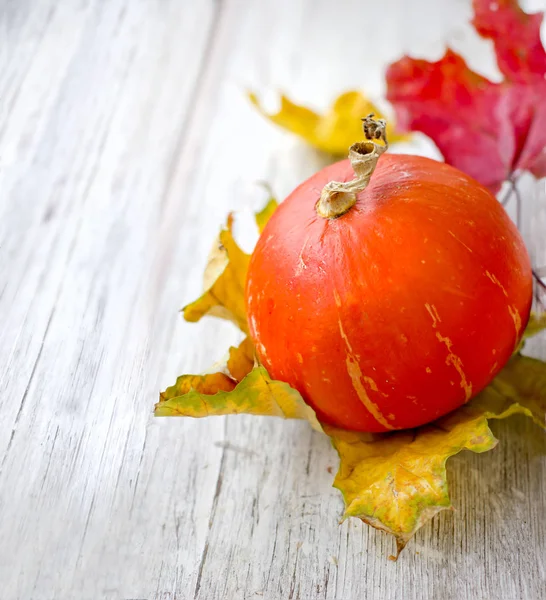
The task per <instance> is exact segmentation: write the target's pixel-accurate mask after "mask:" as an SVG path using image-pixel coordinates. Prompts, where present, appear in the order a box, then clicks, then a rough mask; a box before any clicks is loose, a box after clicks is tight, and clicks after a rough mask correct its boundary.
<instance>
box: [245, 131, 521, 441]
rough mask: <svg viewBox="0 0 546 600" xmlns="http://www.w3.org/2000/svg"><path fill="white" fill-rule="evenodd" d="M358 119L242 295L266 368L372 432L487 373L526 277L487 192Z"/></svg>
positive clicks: (504, 345) (516, 322)
mask: <svg viewBox="0 0 546 600" xmlns="http://www.w3.org/2000/svg"><path fill="white" fill-rule="evenodd" d="M367 126H368V128H369V127H370V126H371V127H372V129H371V133H370V131H368V132H367V136H368V138H369V139H370V140H371V141H368V142H364V143H361V144H356V145H354V146H353V147H352V158H353V160H352V163H353V166H352V164H351V162H350V161H349V160H345V161H341V162H338V163H336V164H334V165H331V166H329V167H327V168H325V169H323V170H322V171H320V172H318V173H316V174H315V175H314V176H312V177H311V178H310V179H308V180H307V181H305V182H304V183H302V184H301V185H300V186H299V187H298V188H297V189H296V190H294V192H292V194H290V196H288V198H287V199H286V200H285V201H284V202H283V203H282V204H281V205H280V206H279V208H278V209H277V211H276V212H275V214H274V215H273V217H272V218H271V220H270V221H269V223H268V224H267V226H266V228H265V230H264V231H263V233H262V235H261V237H260V239H259V241H258V244H257V246H256V249H255V251H254V253H253V255H252V259H251V262H250V267H249V271H248V278H247V287H246V301H247V314H248V318H249V327H250V333H251V336H252V338H253V340H254V342H255V344H256V351H257V355H258V358H259V360H260V361H261V363H262V364H263V365H264V366H265V367H266V368H267V370H268V371H269V373H270V375H271V376H272V377H273V378H275V379H279V380H282V381H285V382H287V383H289V384H290V385H291V386H292V387H294V388H296V389H297V390H298V391H299V392H300V393H301V395H302V396H303V398H304V399H305V400H306V401H307V402H308V403H309V404H310V405H311V406H312V407H313V408H314V409H315V410H316V412H317V414H318V417H319V418H320V419H321V420H322V421H324V422H327V423H330V424H332V425H336V426H339V427H343V428H346V429H353V430H358V431H371V432H374V431H388V430H392V429H403V428H411V427H416V426H419V425H422V424H424V423H427V422H429V421H432V420H434V419H436V418H438V417H440V416H441V415H443V414H445V413H447V412H449V411H452V410H453V409H455V408H457V407H459V406H461V405H462V404H464V403H465V402H467V401H468V400H469V399H470V398H471V397H473V396H474V395H475V394H477V393H478V392H479V391H480V390H482V389H483V388H484V387H485V386H486V385H487V384H488V383H489V382H490V381H491V380H492V379H493V377H494V376H495V374H496V373H498V371H499V370H500V369H501V368H502V367H503V365H504V364H505V363H506V362H507V360H508V359H509V357H510V355H511V354H512V352H513V351H514V349H515V348H516V346H517V344H518V342H519V341H520V339H521V336H522V333H523V330H524V328H525V326H526V324H527V320H528V318H529V311H530V307H531V301H532V273H531V266H530V261H529V257H528V254H527V251H526V249H525V246H524V243H523V241H522V239H521V237H520V235H519V233H518V231H517V229H516V227H515V226H514V225H513V223H512V222H511V220H510V219H509V217H508V216H507V214H506V212H505V211H504V209H503V208H502V206H501V205H500V204H499V203H498V201H497V200H496V199H495V197H494V196H493V195H492V194H491V193H490V192H489V191H488V190H487V189H486V188H485V187H483V186H482V185H480V184H479V183H477V182H476V181H475V180H474V179H472V178H471V177H469V176H468V175H465V174H464V173H462V172H461V171H459V170H457V169H455V168H453V167H451V166H448V165H446V164H443V163H440V162H437V161H434V160H431V159H428V158H423V157H418V156H408V155H393V154H390V155H389V154H382V152H383V150H384V149H385V148H386V143H385V144H384V145H381V144H379V143H378V142H377V141H375V140H376V139H378V138H383V137H384V124H382V123H381V122H379V123H378V122H375V121H368V122H367ZM385 142H386V140H385ZM381 154H382V155H381ZM380 155H381V156H380ZM359 161H360V162H359ZM353 168H354V169H355V170H356V173H357V177H356V178H355V179H354V180H353V181H351V179H352V178H353V177H354V175H355V173H354V172H353ZM374 169H375V170H374ZM364 171H366V172H367V175H363V172H364ZM372 173H373V174H372ZM335 182H339V183H335ZM325 186H326V187H325Z"/></svg>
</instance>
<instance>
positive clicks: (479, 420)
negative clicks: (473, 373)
mask: <svg viewBox="0 0 546 600" xmlns="http://www.w3.org/2000/svg"><path fill="white" fill-rule="evenodd" d="M545 412H546V364H545V363H544V362H542V361H539V360H535V359H531V358H527V357H524V356H516V357H514V358H513V359H512V360H511V361H510V362H509V363H508V365H507V366H506V367H505V369H504V370H503V371H502V372H501V373H500V375H499V376H498V377H497V378H496V379H495V381H494V382H493V383H492V384H491V385H490V386H489V387H487V388H486V389H485V390H484V391H483V392H482V393H481V394H479V395H478V396H477V397H476V398H475V399H474V400H472V401H471V402H470V403H469V404H467V405H466V406H463V407H461V408H460V409H458V410H456V411H455V412H453V413H451V414H450V415H448V416H446V417H443V418H442V419H439V420H438V421H435V422H434V423H431V424H430V425H424V426H422V427H419V428H417V429H415V430H411V431H400V432H396V433H393V434H386V435H385V434H383V435H370V434H359V433H354V432H348V431H342V430H339V429H333V428H326V433H328V435H330V436H331V438H332V443H333V444H334V447H335V448H336V450H337V452H338V454H339V458H340V467H339V471H338V473H337V475H336V478H335V481H334V486H335V487H336V488H338V489H339V490H340V491H341V493H342V495H343V498H344V500H345V506H346V509H345V515H344V516H345V517H358V518H360V519H362V520H363V521H364V522H365V523H368V524H369V525H371V526H372V527H375V528H377V529H381V530H383V531H387V532H388V533H392V534H393V535H394V536H395V538H396V545H397V555H398V554H399V553H400V552H401V550H402V549H403V548H404V546H405V545H406V544H407V542H408V541H409V539H410V538H411V537H412V536H413V535H414V534H415V532H416V531H417V530H418V529H419V528H420V527H421V526H422V525H423V524H424V523H426V522H427V521H428V520H430V519H431V518H432V517H433V516H434V515H436V514H437V513H439V512H440V511H442V510H446V509H449V508H451V501H450V499H449V492H448V485H447V476H446V462H447V459H448V458H450V457H451V456H453V455H455V454H458V453H459V452H461V450H471V451H472V452H477V453H481V452H485V451H487V450H491V449H492V448H494V447H495V446H496V444H497V440H496V438H495V437H494V435H493V433H492V432H491V430H490V429H489V425H488V419H504V418H506V417H509V416H511V415H513V414H516V413H523V414H526V415H527V416H529V417H531V418H532V419H533V420H534V421H535V422H537V423H538V424H540V425H542V426H543V427H544V426H545V423H544V415H545Z"/></svg>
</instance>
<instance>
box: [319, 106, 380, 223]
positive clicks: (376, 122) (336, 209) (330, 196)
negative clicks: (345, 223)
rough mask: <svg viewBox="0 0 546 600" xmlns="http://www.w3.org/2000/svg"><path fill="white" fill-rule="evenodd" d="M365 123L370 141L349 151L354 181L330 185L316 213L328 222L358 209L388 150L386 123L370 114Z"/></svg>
mask: <svg viewBox="0 0 546 600" xmlns="http://www.w3.org/2000/svg"><path fill="white" fill-rule="evenodd" d="M362 121H363V123H362V128H363V129H364V135H365V136H366V140H367V141H365V142H356V143H355V144H353V145H352V146H351V147H350V148H349V160H350V161H351V166H352V167H353V171H354V172H355V178H354V179H352V180H351V181H346V182H340V181H330V182H329V183H327V184H326V185H325V186H324V187H323V188H322V193H321V195H320V200H319V201H318V202H317V205H316V211H317V213H318V214H319V215H320V216H321V217H323V218H325V219H335V218H337V217H340V216H341V215H343V214H345V213H346V212H347V211H348V210H349V209H350V208H351V207H352V206H354V205H355V203H356V199H357V195H358V193H359V192H361V191H362V190H364V189H365V188H366V186H367V185H368V183H369V182H370V178H371V176H372V174H373V172H374V170H375V167H376V165H377V161H378V160H379V157H380V156H381V155H382V154H383V152H385V150H387V148H388V147H389V144H388V142H387V135H386V125H387V124H386V122H385V120H384V119H374V118H373V114H371V115H368V116H367V117H366V118H364V119H362ZM376 140H380V141H381V142H382V143H378V142H377V141H376Z"/></svg>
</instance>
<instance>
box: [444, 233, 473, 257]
mask: <svg viewBox="0 0 546 600" xmlns="http://www.w3.org/2000/svg"><path fill="white" fill-rule="evenodd" d="M448 233H449V235H450V236H451V237H453V238H455V239H456V240H457V241H458V242H459V244H462V245H463V246H464V247H465V248H466V249H467V250H468V251H469V252H470V253H471V254H472V248H469V247H468V246H467V245H466V244H465V243H464V242H461V240H460V239H459V238H458V237H457V236H456V235H455V234H454V233H453V231H448Z"/></svg>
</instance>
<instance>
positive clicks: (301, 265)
mask: <svg viewBox="0 0 546 600" xmlns="http://www.w3.org/2000/svg"><path fill="white" fill-rule="evenodd" d="M308 242H309V236H307V237H306V238H305V242H303V246H302V248H301V250H300V253H299V255H298V264H297V266H296V271H295V273H294V275H295V276H296V277H297V276H299V275H301V274H302V273H303V270H304V269H307V265H306V264H305V262H304V260H303V252H304V250H305V248H306V246H307V243H308Z"/></svg>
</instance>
